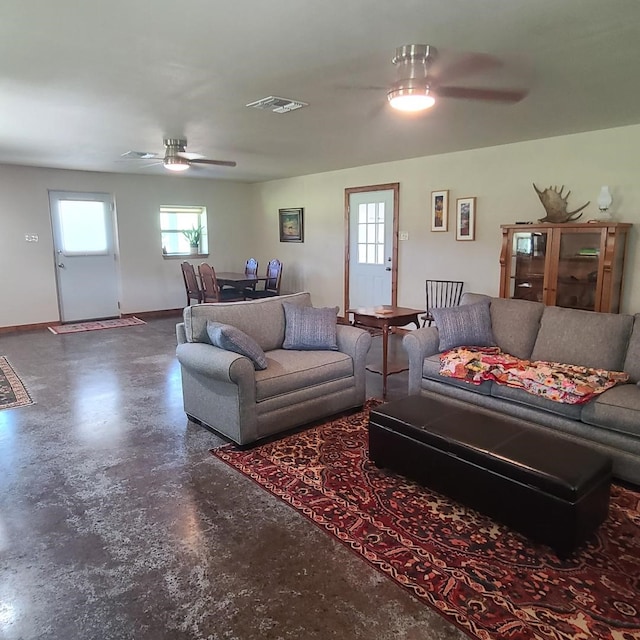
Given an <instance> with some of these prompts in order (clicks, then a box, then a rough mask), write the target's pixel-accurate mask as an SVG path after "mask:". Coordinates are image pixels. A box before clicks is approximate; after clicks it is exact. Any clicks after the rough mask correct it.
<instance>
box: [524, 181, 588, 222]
mask: <svg viewBox="0 0 640 640" xmlns="http://www.w3.org/2000/svg"><path fill="white" fill-rule="evenodd" d="M533 188H534V189H535V191H536V193H537V194H538V197H539V198H540V202H542V206H543V207H544V210H545V211H546V212H547V215H546V216H545V217H544V218H540V220H538V222H572V221H573V220H577V219H578V218H579V217H580V216H581V215H582V214H581V213H580V212H581V211H582V210H583V209H584V208H585V207H587V206H588V205H589V204H590V203H591V201H589V202H587V204H583V205H582V206H581V207H580V208H579V209H576V210H575V211H567V200H568V198H569V194H570V193H571V191H567V194H566V195H562V192H563V191H564V185H562V186H561V187H560V190H558V187H554V188H553V189H552V188H551V187H547V188H546V189H545V190H544V191H540V189H538V187H536V184H535V182H534V183H533ZM576 214H578V215H576Z"/></svg>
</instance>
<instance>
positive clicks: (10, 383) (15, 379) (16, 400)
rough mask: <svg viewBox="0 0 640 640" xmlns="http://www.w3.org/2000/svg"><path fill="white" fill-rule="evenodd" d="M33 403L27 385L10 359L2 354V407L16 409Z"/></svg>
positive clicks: (0, 373) (0, 407)
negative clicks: (14, 368) (10, 362)
mask: <svg viewBox="0 0 640 640" xmlns="http://www.w3.org/2000/svg"><path fill="white" fill-rule="evenodd" d="M30 404H33V400H32V399H31V396H30V395H29V392H28V391H27V389H26V387H25V386H24V384H23V382H22V380H20V377H19V376H18V374H17V373H16V372H15V371H14V370H13V367H12V366H11V365H10V364H9V361H8V360H7V359H6V358H5V357H4V356H0V409H15V408H16V407H26V406H27V405H30Z"/></svg>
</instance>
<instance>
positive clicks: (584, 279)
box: [555, 229, 605, 311]
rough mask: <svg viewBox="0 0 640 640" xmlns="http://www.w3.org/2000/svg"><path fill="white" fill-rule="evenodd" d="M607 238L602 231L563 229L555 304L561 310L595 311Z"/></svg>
mask: <svg viewBox="0 0 640 640" xmlns="http://www.w3.org/2000/svg"><path fill="white" fill-rule="evenodd" d="M602 242H604V236H603V234H602V233H601V232H600V230H594V231H593V232H590V231H589V230H571V229H567V230H564V229H563V230H562V231H561V233H560V252H559V257H558V267H557V268H558V275H557V280H556V299H555V304H556V305H558V306H559V307H570V308H572V309H584V310H586V311H595V310H596V308H597V300H598V295H599V292H598V283H599V281H600V277H599V271H600V264H601V261H600V253H601V252H604V250H605V247H604V246H601V243H602Z"/></svg>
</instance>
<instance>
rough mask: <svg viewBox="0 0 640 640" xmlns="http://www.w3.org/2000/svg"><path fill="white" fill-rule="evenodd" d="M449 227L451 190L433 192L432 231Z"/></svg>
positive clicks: (445, 229) (444, 229)
mask: <svg viewBox="0 0 640 640" xmlns="http://www.w3.org/2000/svg"><path fill="white" fill-rule="evenodd" d="M448 229H449V191H432V192H431V231H447V230H448Z"/></svg>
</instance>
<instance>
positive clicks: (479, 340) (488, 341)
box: [431, 302, 496, 351]
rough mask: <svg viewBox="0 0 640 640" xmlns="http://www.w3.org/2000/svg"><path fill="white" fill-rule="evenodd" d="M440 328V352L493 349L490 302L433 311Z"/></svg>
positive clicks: (437, 325)
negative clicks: (464, 349) (478, 348)
mask: <svg viewBox="0 0 640 640" xmlns="http://www.w3.org/2000/svg"><path fill="white" fill-rule="evenodd" d="M431 314H432V315H433V319H434V321H435V323H436V327H438V334H439V336H440V351H447V350H448V349H455V348H456V347H463V346H464V347H493V346H495V344H496V342H495V340H494V337H493V331H492V330H491V313H490V312H489V302H477V303H476V304H465V305H461V306H459V307H443V308H442V309H431Z"/></svg>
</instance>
